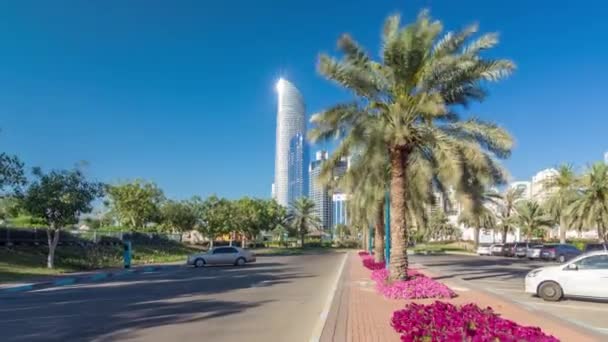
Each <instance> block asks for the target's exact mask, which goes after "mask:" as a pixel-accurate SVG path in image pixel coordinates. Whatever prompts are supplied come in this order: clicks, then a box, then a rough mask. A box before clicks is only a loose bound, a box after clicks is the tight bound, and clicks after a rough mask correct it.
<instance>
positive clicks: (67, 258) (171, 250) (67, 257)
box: [0, 243, 199, 283]
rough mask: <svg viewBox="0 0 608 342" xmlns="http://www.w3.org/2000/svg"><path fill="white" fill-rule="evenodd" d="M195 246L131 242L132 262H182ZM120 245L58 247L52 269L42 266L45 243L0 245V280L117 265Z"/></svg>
mask: <svg viewBox="0 0 608 342" xmlns="http://www.w3.org/2000/svg"><path fill="white" fill-rule="evenodd" d="M198 251H199V249H197V248H193V247H189V246H186V245H182V244H177V243H175V244H167V245H135V246H133V259H132V262H133V264H135V265H141V264H156V263H165V262H175V261H184V260H185V259H186V257H187V256H188V255H189V254H192V253H195V252H198ZM122 253H123V251H122V247H121V246H89V247H80V246H58V247H57V251H56V254H55V269H52V270H49V269H47V268H46V257H47V247H46V246H13V247H10V248H9V247H0V283H2V282H11V281H19V280H24V279H27V278H36V277H41V276H47V275H57V274H62V273H68V272H77V271H86V270H93V269H98V268H108V267H121V266H122V265H123V261H122Z"/></svg>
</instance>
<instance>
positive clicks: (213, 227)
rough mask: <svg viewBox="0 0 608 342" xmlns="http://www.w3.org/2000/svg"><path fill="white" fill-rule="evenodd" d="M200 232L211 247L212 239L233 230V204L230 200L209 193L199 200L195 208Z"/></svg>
mask: <svg viewBox="0 0 608 342" xmlns="http://www.w3.org/2000/svg"><path fill="white" fill-rule="evenodd" d="M197 213H198V215H199V222H200V225H199V226H198V228H199V230H200V231H201V234H203V235H204V236H205V237H207V238H208V239H209V242H210V247H213V241H214V239H215V238H216V237H217V236H218V235H220V234H227V233H230V232H232V231H234V228H235V225H234V217H235V213H234V206H233V204H232V202H231V201H229V200H227V199H225V198H219V197H217V196H216V195H211V196H209V197H207V198H206V199H205V200H204V201H202V202H201V204H200V208H199V209H198V210H197Z"/></svg>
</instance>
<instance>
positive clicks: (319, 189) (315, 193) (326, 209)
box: [309, 151, 348, 230]
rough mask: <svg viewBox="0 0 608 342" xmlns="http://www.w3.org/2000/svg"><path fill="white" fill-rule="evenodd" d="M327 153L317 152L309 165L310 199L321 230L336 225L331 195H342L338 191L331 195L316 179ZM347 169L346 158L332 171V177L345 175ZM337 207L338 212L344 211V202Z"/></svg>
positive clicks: (335, 190) (340, 201)
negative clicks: (320, 224)
mask: <svg viewBox="0 0 608 342" xmlns="http://www.w3.org/2000/svg"><path fill="white" fill-rule="evenodd" d="M327 157H328V155H327V152H326V151H318V152H317V153H316V155H315V160H313V161H312V162H311V163H310V169H309V170H310V179H309V180H310V192H309V197H310V199H311V200H312V201H313V202H315V212H316V213H317V217H319V219H320V220H321V223H322V226H323V229H325V230H329V229H332V228H334V227H335V225H336V223H335V221H334V218H335V216H334V208H333V204H334V203H333V194H342V195H343V193H342V191H340V190H339V189H334V190H333V193H330V189H328V187H327V186H324V185H322V184H321V183H320V182H319V180H318V177H319V175H320V173H321V166H322V165H323V163H324V162H325V161H327ZM347 168H348V160H347V159H346V158H344V159H342V160H340V162H339V163H338V165H336V167H335V168H334V170H333V171H332V176H333V177H339V176H341V175H343V174H344V173H346V170H347ZM337 198H339V199H344V201H345V198H346V197H340V196H339V197H337ZM338 202H339V203H337V205H339V206H340V208H339V209H340V210H343V209H344V210H346V209H345V208H346V206H345V202H343V201H342V200H339V201H338Z"/></svg>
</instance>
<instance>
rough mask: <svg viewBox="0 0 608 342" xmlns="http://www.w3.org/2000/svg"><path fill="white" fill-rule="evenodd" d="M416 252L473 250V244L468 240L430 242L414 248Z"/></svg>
mask: <svg viewBox="0 0 608 342" xmlns="http://www.w3.org/2000/svg"><path fill="white" fill-rule="evenodd" d="M413 250H414V252H423V251H432V252H436V251H444V252H473V251H474V248H473V244H472V243H468V242H452V243H447V244H441V243H429V244H418V245H416V246H415V247H414V248H413Z"/></svg>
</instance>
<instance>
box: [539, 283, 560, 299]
mask: <svg viewBox="0 0 608 342" xmlns="http://www.w3.org/2000/svg"><path fill="white" fill-rule="evenodd" d="M562 295H563V292H562V288H561V286H559V284H558V283H556V282H553V281H546V282H544V283H542V284H540V286H539V287H538V296H539V297H540V298H542V299H544V300H546V301H549V302H557V301H559V300H560V299H562Z"/></svg>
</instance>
